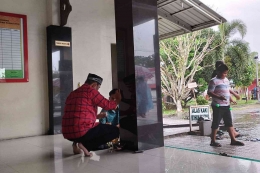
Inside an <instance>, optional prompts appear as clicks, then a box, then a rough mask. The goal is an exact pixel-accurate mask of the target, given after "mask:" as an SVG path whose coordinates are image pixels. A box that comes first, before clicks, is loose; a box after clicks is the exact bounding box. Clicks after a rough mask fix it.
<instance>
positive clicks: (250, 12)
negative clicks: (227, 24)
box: [200, 0, 260, 54]
mask: <svg viewBox="0 0 260 173" xmlns="http://www.w3.org/2000/svg"><path fill="white" fill-rule="evenodd" d="M200 1H201V2H203V3H204V4H206V5H207V6H209V7H210V8H212V9H213V10H215V11H216V12H217V13H219V14H220V15H222V16H223V17H224V18H226V19H227V20H228V21H231V20H233V19H240V20H242V21H243V22H244V23H245V24H246V26H247V34H246V36H245V38H244V40H245V41H247V42H248V43H249V45H250V48H251V51H252V52H258V53H259V54H260V20H259V18H260V0H200Z"/></svg>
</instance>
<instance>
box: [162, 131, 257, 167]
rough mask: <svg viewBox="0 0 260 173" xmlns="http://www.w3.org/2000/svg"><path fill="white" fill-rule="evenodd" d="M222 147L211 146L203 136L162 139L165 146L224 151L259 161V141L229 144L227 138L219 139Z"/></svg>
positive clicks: (213, 152) (210, 151)
mask: <svg viewBox="0 0 260 173" xmlns="http://www.w3.org/2000/svg"><path fill="white" fill-rule="evenodd" d="M218 142H220V143H221V145H222V147H211V146H210V145H209V144H210V138H209V137H205V136H192V135H186V136H181V137H174V138H169V139H165V140H164V144H165V146H168V147H173V148H179V149H188V150H193V151H201V152H205V153H212V154H219V153H226V154H227V155H229V156H232V157H236V158H243V159H251V160H254V161H258V162H260V154H259V153H260V142H248V141H243V142H244V143H245V146H231V145H230V140H229V139H223V140H219V141H218Z"/></svg>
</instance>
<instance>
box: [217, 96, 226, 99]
mask: <svg viewBox="0 0 260 173" xmlns="http://www.w3.org/2000/svg"><path fill="white" fill-rule="evenodd" d="M218 99H220V100H227V99H226V97H224V96H219V97H218Z"/></svg>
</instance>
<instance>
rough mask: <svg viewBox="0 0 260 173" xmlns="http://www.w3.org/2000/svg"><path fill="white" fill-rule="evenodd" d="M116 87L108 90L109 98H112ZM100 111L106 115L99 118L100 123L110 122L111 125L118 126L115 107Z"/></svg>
mask: <svg viewBox="0 0 260 173" xmlns="http://www.w3.org/2000/svg"><path fill="white" fill-rule="evenodd" d="M117 90H118V89H113V90H111V91H110V92H109V100H112V97H111V96H112V95H113V94H115V93H116V91H117ZM101 113H106V114H107V116H106V117H104V118H101V119H99V122H100V123H101V124H110V125H113V126H117V127H119V109H118V107H117V109H116V110H108V111H106V110H104V109H102V111H101Z"/></svg>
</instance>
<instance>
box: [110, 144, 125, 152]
mask: <svg viewBox="0 0 260 173" xmlns="http://www.w3.org/2000/svg"><path fill="white" fill-rule="evenodd" d="M124 147H125V145H119V144H113V148H114V150H115V151H122V150H124Z"/></svg>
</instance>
